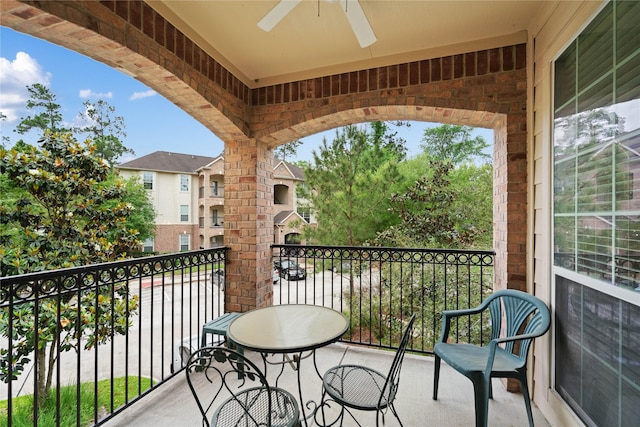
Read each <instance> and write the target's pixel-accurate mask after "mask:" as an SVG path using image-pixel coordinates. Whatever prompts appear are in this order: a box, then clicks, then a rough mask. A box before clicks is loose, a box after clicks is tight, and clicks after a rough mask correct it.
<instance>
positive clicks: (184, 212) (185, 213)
mask: <svg viewBox="0 0 640 427" xmlns="http://www.w3.org/2000/svg"><path fill="white" fill-rule="evenodd" d="M190 216H191V215H190V214H189V205H180V222H189V217H190Z"/></svg>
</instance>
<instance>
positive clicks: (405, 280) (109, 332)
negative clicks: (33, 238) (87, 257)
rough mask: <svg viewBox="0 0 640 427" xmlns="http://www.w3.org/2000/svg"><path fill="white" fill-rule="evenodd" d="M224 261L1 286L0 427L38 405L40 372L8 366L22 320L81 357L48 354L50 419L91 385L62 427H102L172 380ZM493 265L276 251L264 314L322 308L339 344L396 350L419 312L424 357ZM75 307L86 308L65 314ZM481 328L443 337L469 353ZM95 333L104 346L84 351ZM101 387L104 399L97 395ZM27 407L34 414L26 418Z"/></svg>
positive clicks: (215, 311)
mask: <svg viewBox="0 0 640 427" xmlns="http://www.w3.org/2000/svg"><path fill="white" fill-rule="evenodd" d="M225 254H226V248H224V247H221V248H215V249H207V250H199V251H193V252H182V253H178V254H172V255H160V256H154V257H147V258H138V259H132V260H127V261H121V262H114V263H108V264H100V265H91V266H85V267H78V268H72V269H66V270H57V271H48V272H42V273H33V274H25V275H21V276H12V277H3V278H0V315H1V316H3V317H1V318H0V356H1V357H0V360H2V363H3V364H0V369H4V371H5V374H6V375H8V376H9V377H12V376H15V377H17V379H16V380H14V381H10V382H9V383H5V382H0V421H2V417H3V416H6V417H8V419H11V417H12V414H13V413H14V409H15V408H16V406H17V404H18V403H17V402H18V399H15V396H18V395H20V396H23V395H25V394H32V393H35V395H34V400H36V401H37V400H38V396H37V393H38V391H37V378H38V372H40V371H42V369H43V368H45V367H46V366H47V365H48V363H49V362H47V361H45V362H36V361H35V358H34V357H33V356H30V357H29V359H30V360H29V362H25V361H24V360H18V358H17V356H16V357H12V355H13V354H15V353H16V350H17V347H18V346H19V340H20V339H21V338H20V337H19V336H18V334H17V332H18V331H19V326H18V325H20V322H22V321H24V318H23V317H22V316H24V315H25V314H24V313H30V315H31V316H32V317H33V318H34V319H36V320H35V322H36V323H37V322H38V321H39V320H38V318H40V319H41V320H47V321H48V322H54V323H55V324H56V325H61V326H60V327H59V328H58V332H59V333H60V335H61V337H63V338H65V339H67V340H68V341H66V342H71V343H73V346H75V347H76V348H78V349H79V351H77V352H76V351H68V352H64V351H62V350H61V349H60V347H58V348H57V349H56V351H55V352H54V354H53V357H54V358H55V359H57V363H56V367H55V371H54V372H53V390H54V393H53V397H52V398H53V399H54V400H55V405H54V406H55V411H56V414H55V415H54V417H56V419H60V418H59V416H60V414H61V413H62V412H68V411H75V408H74V407H69V406H65V407H61V402H62V399H61V394H62V393H61V391H60V390H61V387H59V386H66V385H71V386H72V392H73V393H75V396H77V397H76V398H75V399H76V407H77V406H79V403H78V402H79V400H80V399H81V398H80V397H79V396H80V394H81V390H80V389H81V384H86V383H89V386H90V387H91V388H92V390H91V393H90V394H91V396H92V398H93V399H94V401H93V406H92V407H93V413H92V414H91V415H90V419H89V420H86V419H84V418H82V419H81V416H80V415H79V411H76V415H75V418H74V419H75V421H73V422H70V423H68V424H70V425H90V424H92V423H93V424H102V423H104V422H105V421H106V420H108V419H110V418H112V417H113V416H115V415H116V414H118V413H120V412H121V411H123V410H124V409H125V408H126V407H127V406H129V405H131V404H132V403H134V402H136V401H137V400H139V399H141V398H142V397H143V396H147V395H149V394H150V393H151V392H152V391H153V390H155V389H156V388H157V387H158V386H159V385H161V384H162V383H164V382H165V381H167V380H168V379H170V378H172V377H173V376H174V375H176V373H177V372H178V371H180V370H181V369H182V367H183V364H184V361H185V360H186V357H188V354H189V352H190V351H192V349H194V348H196V347H198V346H199V345H200V343H201V338H202V337H201V328H202V325H203V324H204V323H206V322H207V321H209V320H211V319H214V318H216V317H218V316H219V315H220V314H222V313H223V312H224V296H223V289H224V283H225V274H224V263H225ZM493 259H494V257H493V252H489V251H457V250H420V249H398V248H371V247H323V246H300V245H274V246H273V260H274V261H279V265H280V267H281V269H282V270H281V271H280V275H281V276H282V278H280V279H279V280H278V277H277V276H276V277H274V280H275V281H276V283H275V284H274V291H273V295H274V303H275V304H294V303H299V304H315V305H324V306H327V307H332V308H334V309H336V310H339V311H341V312H343V313H345V314H346V315H347V316H348V318H349V322H350V327H349V330H348V331H347V333H346V334H345V335H344V337H343V341H344V342H348V343H355V344H361V345H368V346H373V347H379V348H393V347H395V346H396V345H397V338H398V336H399V334H400V331H401V329H402V325H403V322H404V321H406V320H407V319H408V318H409V317H410V315H411V313H418V319H417V322H416V324H415V325H414V326H415V332H414V336H413V338H412V340H411V343H410V349H411V350H412V351H414V352H421V353H429V352H431V350H432V348H433V342H434V340H435V339H437V337H438V336H439V334H440V318H441V311H442V310H443V309H455V308H466V307H471V306H475V305H477V303H479V302H480V301H481V300H482V299H483V298H484V295H485V294H488V293H490V292H491V291H492V286H493ZM285 260H290V261H293V262H295V263H297V264H298V265H299V267H301V268H300V269H301V271H302V273H303V277H300V278H298V279H299V280H293V279H294V277H293V274H294V272H293V269H291V270H288V271H287V270H285V269H284V268H283V267H284V266H283V261H285ZM289 267H291V266H289ZM288 279H291V280H288ZM87 295H90V297H89V298H87ZM118 297H120V299H124V302H125V304H124V306H125V307H128V308H127V309H126V310H125V314H126V315H125V316H124V319H125V320H124V321H128V325H129V327H128V328H124V329H125V330H124V333H123V334H122V335H121V334H118V333H117V332H118V331H122V329H123V328H122V324H120V326H118V325H119V323H118V322H121V321H123V320H122V319H123V318H122V316H121V317H120V318H116V317H114V316H113V314H112V313H113V312H114V309H115V308H116V306H115V304H116V302H114V301H117V300H118ZM80 300H84V301H85V304H84V305H82V306H81V305H80V304H76V305H73V304H72V302H74V301H80ZM120 302H121V301H120ZM131 302H133V304H129V303H131ZM61 303H69V304H68V305H67V306H65V305H64V304H63V305H61ZM51 305H53V306H60V307H68V306H71V307H75V308H74V310H76V312H75V313H71V314H70V313H65V311H64V310H63V309H62V308H61V309H54V310H53V311H51ZM105 307H106V310H105ZM85 310H88V311H89V312H90V311H92V310H93V311H94V312H96V313H102V316H103V317H104V316H106V320H107V321H106V322H104V321H100V320H95V319H94V320H93V322H95V324H94V323H90V326H88V327H86V328H77V329H78V330H79V329H82V330H83V331H84V332H82V333H80V334H79V338H80V342H79V343H78V342H77V336H74V335H73V332H70V331H72V330H73V328H71V329H69V328H68V327H67V326H68V322H70V321H73V322H83V319H85V318H84V317H83V313H85ZM127 310H128V311H127ZM45 313H49V314H47V316H49V317H47V318H46V319H45ZM51 313H53V314H52V315H51ZM94 317H95V316H94ZM89 318H91V317H90V316H89ZM102 320H104V319H102ZM78 325H79V324H78ZM105 327H106V333H104V330H103V328H105ZM3 328H4V329H3ZM483 328H484V325H483V324H475V323H470V322H467V323H465V324H458V325H456V327H454V328H452V333H455V334H456V335H454V336H456V337H457V338H459V339H460V340H463V341H471V342H477V341H482V331H483ZM98 329H100V330H101V331H102V335H106V337H107V339H106V340H105V342H103V343H100V345H97V346H93V347H92V346H89V347H90V348H88V349H86V348H85V347H86V344H87V343H88V342H89V341H91V339H92V338H91V336H92V333H93V334H94V335H95V330H98ZM8 337H13V338H12V339H9V338H8ZM30 339H31V340H32V343H31V344H32V345H33V346H34V347H36V348H37V347H38V345H42V344H44V343H45V339H44V337H40V336H39V335H38V334H32V336H31V337H30ZM209 339H210V337H207V340H209ZM74 340H75V341H74ZM50 347H51V346H50V345H49V348H50ZM3 351H4V353H2V352H3ZM20 365H23V367H24V369H23V370H22V371H19V366H20ZM118 379H123V381H124V386H123V389H122V390H115V388H117V387H119V385H118V384H120V382H119V381H118ZM104 380H106V382H107V383H108V384H109V386H110V387H107V391H104V390H103V389H102V387H101V386H99V385H98V382H99V381H104ZM83 386H84V385H83ZM118 393H119V394H122V393H124V397H123V399H122V401H121V402H120V401H117V399H115V398H114V394H118ZM3 400H5V402H1V401H3ZM121 404H122V406H119V405H121ZM71 406H73V405H71ZM36 408H37V406H36V405H32V409H31V411H32V412H33V414H34V415H37V409H36ZM35 425H38V424H37V422H36V424H35ZM43 425H44V423H43ZM58 425H66V424H64V423H59V424H58Z"/></svg>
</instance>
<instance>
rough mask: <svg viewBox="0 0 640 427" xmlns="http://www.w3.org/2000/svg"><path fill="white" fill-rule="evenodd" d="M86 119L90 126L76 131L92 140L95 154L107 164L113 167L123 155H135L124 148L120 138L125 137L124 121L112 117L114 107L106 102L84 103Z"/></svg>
mask: <svg viewBox="0 0 640 427" xmlns="http://www.w3.org/2000/svg"><path fill="white" fill-rule="evenodd" d="M82 105H84V107H85V114H86V117H87V118H88V119H89V121H90V124H89V125H87V126H84V127H81V128H78V129H76V131H77V132H79V133H86V134H88V136H89V137H90V138H91V139H93V142H94V144H95V145H96V153H97V155H98V156H100V157H102V158H103V159H105V160H106V161H107V162H109V164H111V165H114V164H115V162H116V160H118V158H119V157H120V156H122V155H123V154H125V153H130V154H135V153H134V151H133V150H131V149H130V148H127V147H125V146H124V144H123V143H122V141H121V140H120V138H124V137H126V136H127V134H126V133H125V124H124V119H123V118H122V117H121V116H114V113H115V111H116V109H115V107H113V106H112V105H109V103H107V102H106V101H103V100H102V99H99V100H98V101H97V102H95V103H92V102H91V101H85V102H84V103H83V104H82Z"/></svg>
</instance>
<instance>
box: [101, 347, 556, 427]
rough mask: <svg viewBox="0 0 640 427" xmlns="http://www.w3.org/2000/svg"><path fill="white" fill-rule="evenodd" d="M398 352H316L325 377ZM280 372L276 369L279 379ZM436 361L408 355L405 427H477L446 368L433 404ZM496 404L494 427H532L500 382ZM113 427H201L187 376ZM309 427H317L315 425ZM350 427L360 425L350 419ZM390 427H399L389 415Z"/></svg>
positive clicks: (370, 419) (308, 388)
mask: <svg viewBox="0 0 640 427" xmlns="http://www.w3.org/2000/svg"><path fill="white" fill-rule="evenodd" d="M392 358H393V352H390V351H384V350H375V349H371V348H362V347H355V346H348V345H345V344H340V343H338V344H333V345H330V346H327V347H324V348H321V349H319V350H318V351H317V361H318V368H319V370H320V372H324V370H326V369H328V368H330V367H332V366H334V365H338V364H340V363H357V364H364V365H367V366H370V367H373V368H376V369H378V370H379V371H381V372H383V373H384V372H387V370H388V369H389V366H390V363H391V360H392ZM285 368H286V369H285V374H284V375H283V377H282V378H281V379H280V383H279V385H280V386H281V387H283V388H285V389H287V390H289V391H291V392H292V393H293V394H294V395H297V377H296V374H295V372H294V371H293V370H291V369H290V368H289V367H288V366H285ZM275 371H276V369H272V370H271V371H269V372H270V377H271V374H272V373H275ZM301 374H302V388H303V398H304V400H305V401H307V400H309V399H313V400H316V401H317V400H319V398H320V394H321V381H320V379H319V378H318V376H317V374H316V373H315V371H314V370H313V362H312V360H311V359H306V360H304V361H302V369H301ZM432 390H433V358H431V357H426V356H419V355H413V354H407V355H406V357H405V361H404V365H403V368H402V373H401V380H400V389H399V392H398V396H397V400H396V409H397V410H398V413H399V415H400V418H401V419H402V422H403V424H404V425H405V426H406V427H423V426H440V427H446V426H473V425H474V423H475V421H474V420H475V417H474V410H473V388H472V385H471V382H470V381H469V380H467V379H466V378H465V377H463V376H462V375H460V374H458V373H457V372H455V371H454V370H452V369H451V368H449V367H448V366H447V365H446V364H444V363H443V366H442V369H441V373H440V388H439V396H438V400H437V401H434V400H433V399H432ZM493 393H494V399H493V400H492V401H490V402H489V425H490V426H514V427H515V426H518V427H520V426H525V425H527V424H528V422H527V415H526V410H525V405H524V402H523V399H522V395H521V394H515V393H509V392H507V391H506V390H505V388H504V387H503V386H502V384H501V383H500V381H499V380H494V383H493ZM532 406H533V416H534V421H535V425H536V426H537V427H547V426H550V424H549V423H548V422H547V421H546V420H545V418H544V417H543V415H542V414H541V413H540V411H539V410H538V409H537V407H536V406H535V404H532ZM356 414H357V416H358V420H359V422H360V423H361V424H362V426H364V427H368V426H375V414H373V413H366V412H362V411H356ZM104 425H105V426H108V427H116V426H139V427H145V426H149V427H163V426H168V427H177V426H201V425H202V423H201V418H200V414H199V412H198V408H197V406H196V403H195V401H194V400H193V397H192V395H191V392H190V391H189V388H188V386H187V383H186V377H185V375H178V376H176V377H175V378H174V379H172V380H171V381H169V382H168V383H167V384H165V385H163V386H161V387H160V388H159V389H158V390H156V391H155V392H153V393H152V394H151V395H149V396H147V397H145V398H143V399H142V400H141V401H140V402H137V403H136V404H134V405H132V407H131V408H129V409H127V410H126V411H124V412H123V413H121V414H119V415H117V416H116V417H115V418H114V419H112V420H110V421H108V422H107V423H105V424H104ZM310 425H315V424H313V423H310ZM345 425H346V426H352V425H356V424H355V423H354V422H353V420H350V419H346V420H345ZM381 425H382V423H381ZM385 425H386V426H397V425H399V424H398V422H397V420H396V419H395V418H394V417H393V415H392V414H391V413H390V412H389V413H388V414H387V416H386V419H385Z"/></svg>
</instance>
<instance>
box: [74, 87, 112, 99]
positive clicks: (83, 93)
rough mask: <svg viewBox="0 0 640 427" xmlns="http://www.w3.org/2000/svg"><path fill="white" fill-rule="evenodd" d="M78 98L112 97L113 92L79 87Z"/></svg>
mask: <svg viewBox="0 0 640 427" xmlns="http://www.w3.org/2000/svg"><path fill="white" fill-rule="evenodd" d="M80 98H83V99H87V98H100V99H102V98H113V92H104V93H100V92H94V91H92V90H91V89H81V90H80Z"/></svg>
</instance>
